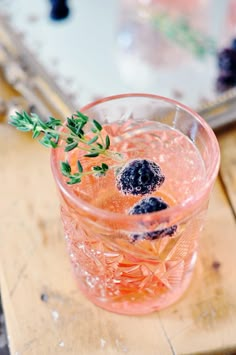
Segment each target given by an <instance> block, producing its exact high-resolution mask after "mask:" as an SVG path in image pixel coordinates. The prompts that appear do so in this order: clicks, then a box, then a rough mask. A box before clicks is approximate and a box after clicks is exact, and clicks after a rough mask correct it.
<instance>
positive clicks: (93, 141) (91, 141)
mask: <svg viewBox="0 0 236 355" xmlns="http://www.w3.org/2000/svg"><path fill="white" fill-rule="evenodd" d="M97 140H98V136H94V137H93V138H92V139H90V140H89V141H88V144H89V145H91V144H93V143H95V142H96V141H97Z"/></svg>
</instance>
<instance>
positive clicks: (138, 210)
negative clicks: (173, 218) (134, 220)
mask: <svg viewBox="0 0 236 355" xmlns="http://www.w3.org/2000/svg"><path fill="white" fill-rule="evenodd" d="M168 207H169V205H168V204H167V203H166V202H165V201H163V200H162V199H161V198H160V197H147V198H144V199H142V200H141V201H139V202H138V203H136V204H135V205H134V206H133V207H132V208H131V210H130V211H129V214H131V215H134V214H135V215H136V214H145V213H153V212H158V211H162V210H165V209H166V208H168ZM176 230H177V225H175V224H174V225H173V226H171V227H167V228H162V229H159V230H156V231H153V232H145V233H140V234H132V235H131V240H132V241H133V242H134V241H136V240H143V239H146V240H155V239H160V238H163V237H165V236H169V237H171V236H173V234H174V233H175V232H176Z"/></svg>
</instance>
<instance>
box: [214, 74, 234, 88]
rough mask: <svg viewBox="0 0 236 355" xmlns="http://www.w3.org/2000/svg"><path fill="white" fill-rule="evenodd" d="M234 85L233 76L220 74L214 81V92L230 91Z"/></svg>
mask: <svg viewBox="0 0 236 355" xmlns="http://www.w3.org/2000/svg"><path fill="white" fill-rule="evenodd" d="M235 85H236V75H233V74H221V75H220V76H219V77H218V78H217V81H216V90H217V91H218V92H224V91H226V90H228V89H231V88H232V87H234V86H235Z"/></svg>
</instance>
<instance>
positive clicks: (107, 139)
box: [106, 136, 111, 149]
mask: <svg viewBox="0 0 236 355" xmlns="http://www.w3.org/2000/svg"><path fill="white" fill-rule="evenodd" d="M110 144H111V142H110V138H109V136H106V149H109V147H110Z"/></svg>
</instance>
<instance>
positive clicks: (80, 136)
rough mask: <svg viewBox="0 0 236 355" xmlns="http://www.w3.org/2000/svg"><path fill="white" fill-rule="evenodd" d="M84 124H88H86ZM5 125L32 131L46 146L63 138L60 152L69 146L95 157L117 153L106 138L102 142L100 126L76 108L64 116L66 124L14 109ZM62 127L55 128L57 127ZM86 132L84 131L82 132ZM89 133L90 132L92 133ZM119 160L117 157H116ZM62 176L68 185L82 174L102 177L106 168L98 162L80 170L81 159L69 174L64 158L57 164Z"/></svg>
mask: <svg viewBox="0 0 236 355" xmlns="http://www.w3.org/2000/svg"><path fill="white" fill-rule="evenodd" d="M87 123H89V126H88V127H86V125H87ZM9 124H11V125H12V126H13V127H15V128H16V129H18V130H20V131H23V132H29V131H32V137H33V138H34V139H38V141H39V142H40V143H41V144H42V145H44V146H45V147H49V148H57V147H58V145H59V144H60V146H61V147H63V145H61V142H62V141H64V143H65V146H64V151H65V153H68V152H70V151H72V150H73V149H78V150H82V151H84V153H85V154H84V157H88V158H96V157H98V156H102V155H103V156H106V157H109V158H111V159H113V160H116V161H117V160H118V159H116V155H117V154H118V153H115V154H114V152H110V151H108V149H109V148H110V138H109V136H108V135H106V137H105V142H104V140H103V137H102V136H101V134H100V132H101V131H102V125H101V124H100V123H99V122H98V121H96V120H90V119H89V117H88V116H86V115H85V114H83V113H82V112H79V111H77V112H76V113H75V114H73V115H72V116H71V117H67V121H66V125H65V126H64V124H63V123H62V121H61V120H59V119H56V118H54V117H49V119H48V120H47V121H45V120H42V119H41V118H40V117H39V116H38V115H37V114H35V113H31V114H28V113H27V112H25V111H23V112H21V113H20V112H16V113H15V114H14V115H12V116H11V117H10V120H9ZM62 126H64V128H63V129H62V130H60V129H59V130H58V127H62ZM86 132H88V133H86ZM92 133H93V134H94V135H92ZM119 162H120V159H119ZM111 168H112V169H113V168H114V169H117V166H112V167H111ZM60 169H61V173H62V175H64V176H65V177H66V178H67V183H68V184H70V185H72V184H76V183H80V182H81V180H82V178H83V176H85V175H89V174H93V175H95V176H103V175H105V174H106V172H107V170H109V169H110V167H109V166H108V165H107V164H106V163H104V162H101V165H95V166H93V167H91V169H90V170H89V171H84V168H83V166H82V164H81V161H79V160H78V161H77V166H76V171H75V172H74V173H73V174H72V173H71V166H70V164H69V162H68V161H63V162H61V163H60Z"/></svg>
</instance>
